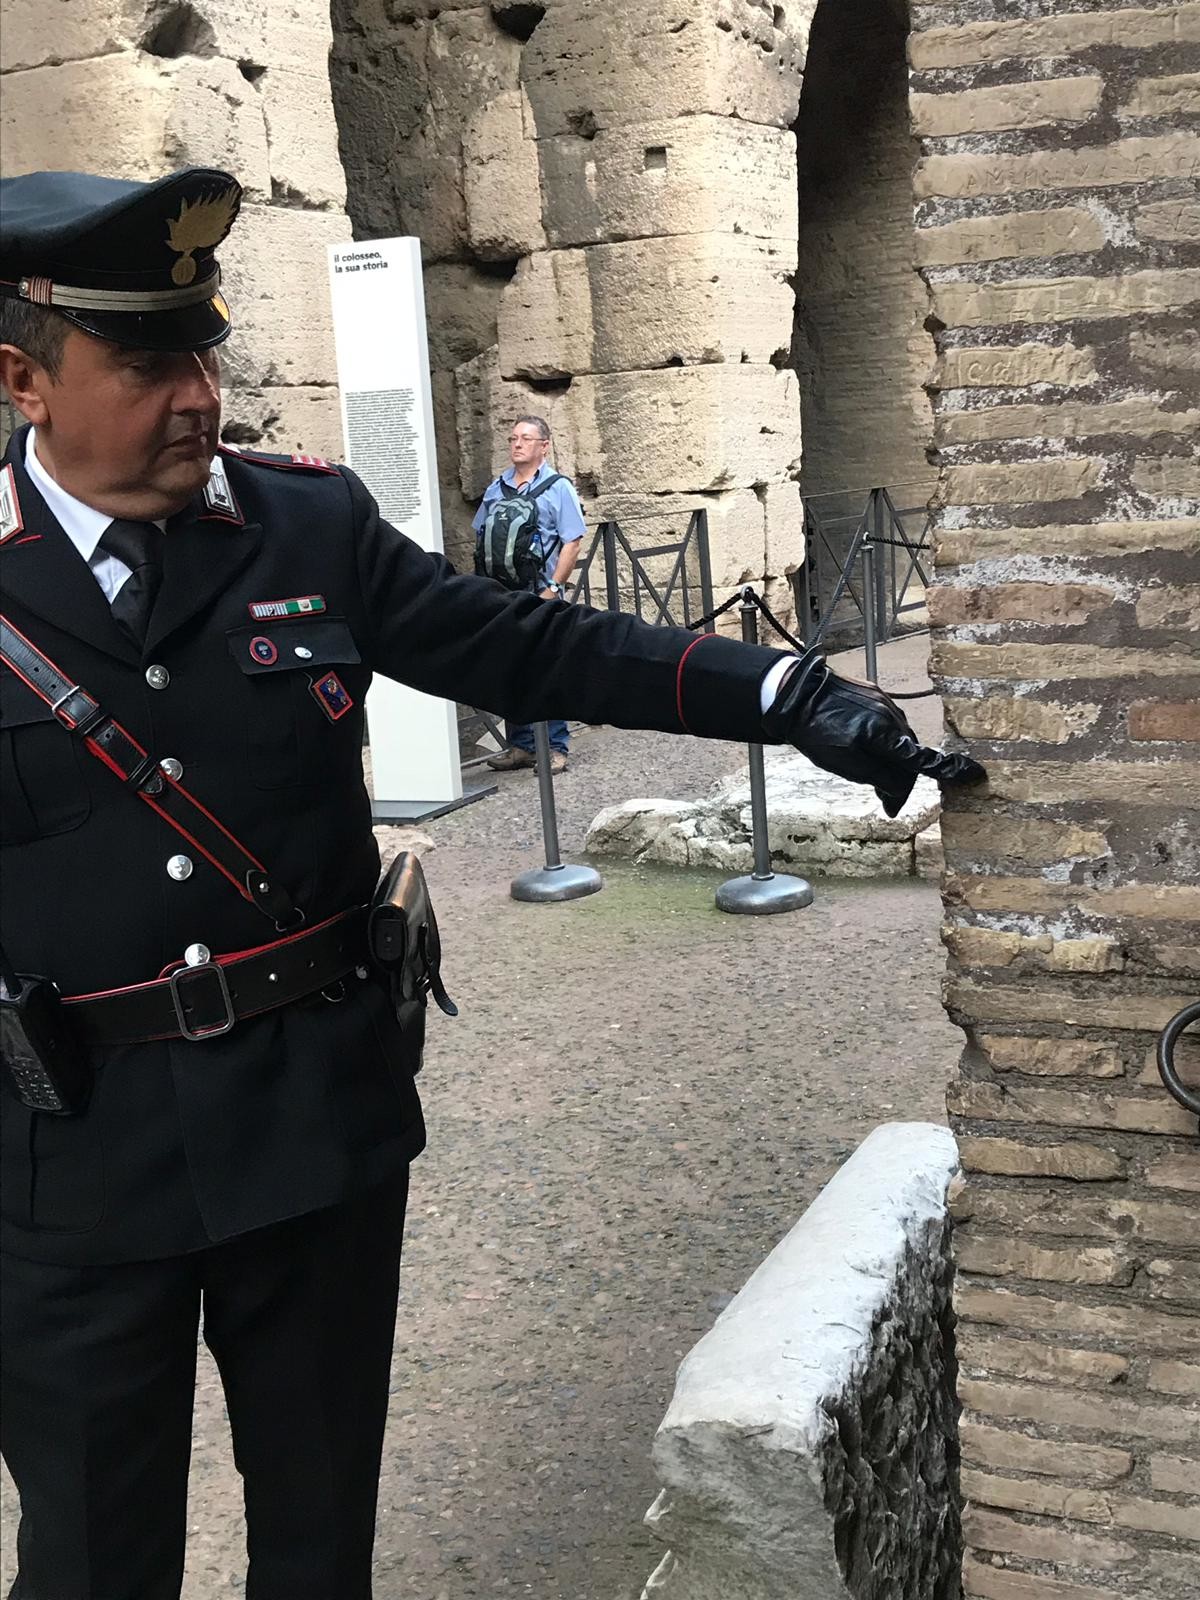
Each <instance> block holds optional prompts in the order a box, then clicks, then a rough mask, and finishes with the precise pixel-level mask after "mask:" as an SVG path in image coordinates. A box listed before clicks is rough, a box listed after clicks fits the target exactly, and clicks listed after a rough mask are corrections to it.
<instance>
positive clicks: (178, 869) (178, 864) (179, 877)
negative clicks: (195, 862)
mask: <svg viewBox="0 0 1200 1600" xmlns="http://www.w3.org/2000/svg"><path fill="white" fill-rule="evenodd" d="M191 875H192V858H191V856H172V857H171V859H170V860H169V861H168V862H167V876H168V877H170V878H174V879H175V882H176V883H182V882H183V880H184V879H185V878H190V877H191Z"/></svg>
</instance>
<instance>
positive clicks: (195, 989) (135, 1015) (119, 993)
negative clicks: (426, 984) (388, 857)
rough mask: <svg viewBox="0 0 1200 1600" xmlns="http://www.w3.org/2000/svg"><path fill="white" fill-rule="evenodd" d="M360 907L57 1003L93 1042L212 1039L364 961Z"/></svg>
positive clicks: (334, 979) (363, 922)
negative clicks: (260, 942)
mask: <svg viewBox="0 0 1200 1600" xmlns="http://www.w3.org/2000/svg"><path fill="white" fill-rule="evenodd" d="M366 921H367V912H366V907H365V906H356V907H355V908H354V909H353V910H352V911H343V912H342V913H341V915H340V916H336V917H331V918H330V919H329V920H328V921H327V922H321V923H318V924H317V926H316V927H315V928H308V929H306V930H305V931H304V932H302V933H293V934H289V935H288V937H287V938H285V939H277V940H275V942H274V943H272V944H267V945H259V946H258V947H257V948H255V949H253V950H242V951H235V952H234V953H233V954H232V955H226V956H217V957H216V958H215V959H213V960H211V961H206V962H204V963H203V964H201V965H199V966H194V967H188V966H183V965H182V964H181V965H180V966H178V967H177V968H175V969H174V970H173V971H172V972H169V973H168V974H167V975H166V976H165V977H162V978H155V979H154V980H153V981H152V982H150V983H136V984H133V985H132V986H131V987H130V988H128V989H109V990H106V991H105V992H104V993H103V994H86V995H71V996H67V997H64V1000H63V1005H64V1007H65V1009H66V1013H67V1015H68V1017H70V1019H71V1022H72V1024H73V1026H74V1027H75V1028H76V1029H77V1030H78V1032H79V1034H80V1037H81V1038H83V1039H85V1040H87V1041H88V1042H89V1043H91V1044H110V1045H111V1044H144V1043H147V1042H149V1041H150V1040H152V1039H213V1038H216V1037H218V1036H219V1035H220V1034H223V1033H228V1032H229V1030H230V1029H231V1028H232V1027H233V1025H234V1024H235V1023H237V1022H240V1021H241V1020H242V1019H243V1018H244V1017H254V1016H258V1015H259V1014H260V1013H262V1012H264V1011H273V1010H275V1008H276V1007H278V1006H286V1005H290V1004H291V1003H292V1002H293V1001H296V1000H303V999H304V998H305V997H306V996H308V995H315V994H317V993H319V991H320V990H322V989H324V988H327V987H328V986H329V985H330V984H333V983H336V982H337V981H338V979H339V978H344V977H345V976H346V975H347V974H348V973H349V972H351V971H353V969H354V968H355V967H356V966H358V965H360V964H361V963H363V962H364V961H365V960H366V950H367V935H366Z"/></svg>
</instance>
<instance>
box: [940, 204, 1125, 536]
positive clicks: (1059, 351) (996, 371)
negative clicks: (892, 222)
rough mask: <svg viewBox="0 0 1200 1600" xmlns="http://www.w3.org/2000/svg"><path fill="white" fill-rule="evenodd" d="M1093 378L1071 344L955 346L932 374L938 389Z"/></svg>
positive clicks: (1088, 361)
mask: <svg viewBox="0 0 1200 1600" xmlns="http://www.w3.org/2000/svg"><path fill="white" fill-rule="evenodd" d="M934 231H936V230H933V229H930V230H926V232H927V233H929V232H934ZM922 237H924V235H921V234H919V235H918V240H920V239H921V238H922ZM1095 377H1096V353H1095V351H1094V350H1092V349H1091V348H1090V347H1088V346H1086V345H1084V346H1078V345H1073V344H1017V345H984V346H982V347H978V346H975V347H970V346H967V347H963V346H956V347H954V348H952V349H949V350H946V351H944V352H943V353H942V356H941V359H940V360H939V362H938V365H937V369H936V372H935V379H936V384H937V387H938V388H940V389H956V388H967V387H974V386H978V387H986V388H1005V387H1021V386H1024V385H1025V384H1029V383H1054V384H1074V383H1091V382H1092V381H1093V380H1094V379H1095ZM1023 531H1024V532H1025V533H1026V535H1028V531H1029V530H1028V529H1025V530H1023Z"/></svg>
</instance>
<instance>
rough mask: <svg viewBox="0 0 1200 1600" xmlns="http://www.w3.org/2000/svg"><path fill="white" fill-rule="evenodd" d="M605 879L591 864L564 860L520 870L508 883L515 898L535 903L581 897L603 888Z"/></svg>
mask: <svg viewBox="0 0 1200 1600" xmlns="http://www.w3.org/2000/svg"><path fill="white" fill-rule="evenodd" d="M603 887H604V879H603V878H602V877H601V876H600V874H599V873H598V872H597V871H596V870H595V868H593V867H575V866H572V865H571V864H570V863H569V862H564V863H563V865H562V866H560V867H535V868H533V870H532V871H530V872H522V873H519V874H518V876H517V877H515V878H514V879H513V881H512V883H511V885H510V887H509V893H510V894H511V895H512V897H513V899H514V900H530V901H533V902H534V903H539V902H544V901H550V900H582V898H583V896H584V895H585V894H595V893H596V891H597V889H603Z"/></svg>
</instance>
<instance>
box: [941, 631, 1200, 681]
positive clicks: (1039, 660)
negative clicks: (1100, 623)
mask: <svg viewBox="0 0 1200 1600" xmlns="http://www.w3.org/2000/svg"><path fill="white" fill-rule="evenodd" d="M930 661H931V662H932V664H933V667H934V670H935V671H936V672H938V673H941V674H943V675H944V676H945V677H947V678H994V679H998V680H1007V681H1017V682H1020V681H1021V680H1034V679H1040V678H1055V677H1057V678H1067V679H1070V678H1130V677H1132V678H1137V677H1141V676H1143V675H1144V676H1146V677H1151V678H1179V677H1191V676H1192V675H1194V674H1195V673H1196V672H1197V671H1198V670H1200V662H1198V661H1197V658H1196V657H1195V656H1192V655H1188V654H1186V653H1185V652H1184V651H1182V650H1161V651H1159V650H1138V649H1122V648H1120V647H1119V646H1115V645H1114V646H1112V647H1111V648H1106V647H1105V646H1104V645H1092V644H1051V645H1040V644H1016V643H1014V642H1010V643H1008V644H1003V645H994V644H957V643H954V642H951V641H946V642H942V641H941V640H935V641H934V645H933V649H932V651H931V652H930Z"/></svg>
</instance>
